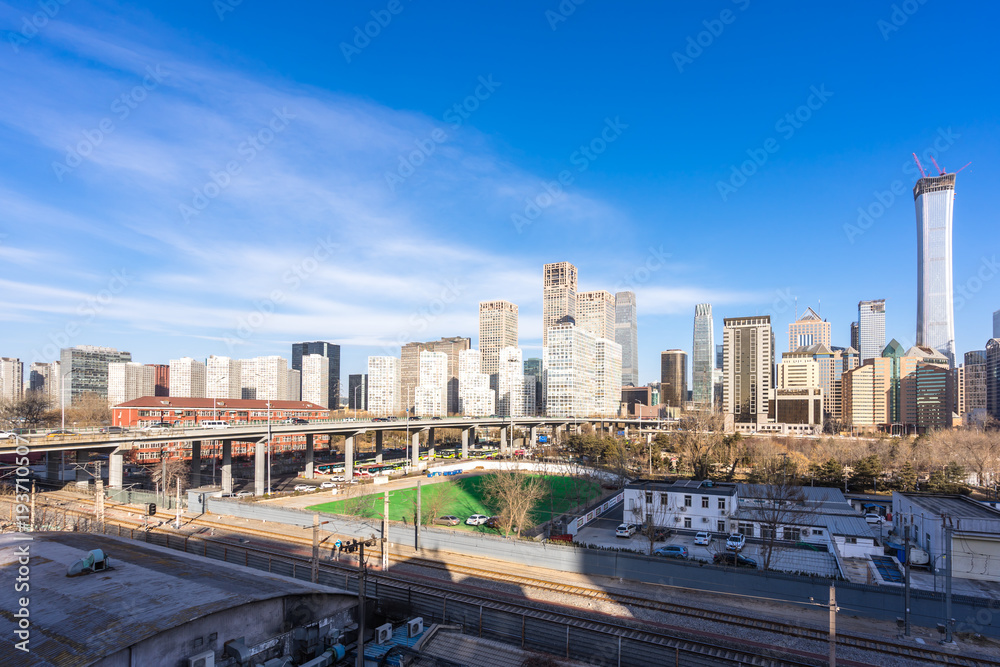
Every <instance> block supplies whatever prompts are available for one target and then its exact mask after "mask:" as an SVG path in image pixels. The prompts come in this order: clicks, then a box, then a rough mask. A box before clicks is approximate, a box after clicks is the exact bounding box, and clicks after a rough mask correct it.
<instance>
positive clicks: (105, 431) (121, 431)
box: [101, 426, 127, 434]
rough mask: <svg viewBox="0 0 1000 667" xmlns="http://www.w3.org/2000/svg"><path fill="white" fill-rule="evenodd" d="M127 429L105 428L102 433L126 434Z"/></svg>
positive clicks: (118, 427)
mask: <svg viewBox="0 0 1000 667" xmlns="http://www.w3.org/2000/svg"><path fill="white" fill-rule="evenodd" d="M126 430H127V429H126V428H125V427H124V426H105V427H104V428H102V429H101V433H109V434H111V433H124V432H125V431H126Z"/></svg>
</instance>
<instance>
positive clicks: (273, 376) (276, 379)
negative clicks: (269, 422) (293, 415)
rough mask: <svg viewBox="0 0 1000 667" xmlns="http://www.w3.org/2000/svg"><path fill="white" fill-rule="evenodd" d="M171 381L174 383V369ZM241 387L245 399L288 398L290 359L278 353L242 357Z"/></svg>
mask: <svg viewBox="0 0 1000 667" xmlns="http://www.w3.org/2000/svg"><path fill="white" fill-rule="evenodd" d="M170 383H171V385H173V369H171V378H170ZM240 389H241V394H242V398H245V399H253V400H258V401H286V400H288V360H287V359H285V358H284V357H279V356H277V355H272V356H267V357H254V358H253V359H241V360H240ZM171 395H173V392H171Z"/></svg>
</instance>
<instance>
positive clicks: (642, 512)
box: [627, 493, 679, 556]
mask: <svg viewBox="0 0 1000 667" xmlns="http://www.w3.org/2000/svg"><path fill="white" fill-rule="evenodd" d="M657 495H658V494H653V497H652V499H651V501H650V502H646V503H642V504H636V505H633V506H632V507H630V508H628V515H627V516H630V517H631V522H632V523H635V524H638V525H639V526H641V528H640V530H639V534H640V535H642V536H643V537H644V538H645V539H646V540H647V542H648V543H649V551H648V553H649V555H650V556H652V555H653V549H654V548H655V546H656V543H657V542H662V541H664V540H665V539H666V538H667V535H669V534H670V532H671V528H670V523H671V519H672V517H673V516H675V515H679V510H678V509H677V508H676V507H670V506H668V505H665V504H663V502H661V499H662V500H667V499H668V498H669V497H670V496H669V494H666V493H664V494H659V497H657Z"/></svg>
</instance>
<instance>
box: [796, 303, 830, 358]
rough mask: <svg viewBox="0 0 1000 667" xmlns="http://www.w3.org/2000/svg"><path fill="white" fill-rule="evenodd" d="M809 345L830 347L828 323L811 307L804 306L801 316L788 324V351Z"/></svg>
mask: <svg viewBox="0 0 1000 667" xmlns="http://www.w3.org/2000/svg"><path fill="white" fill-rule="evenodd" d="M809 345H825V346H826V347H830V346H831V345H832V343H831V342H830V323H829V322H827V321H826V320H824V319H823V318H822V317H820V316H819V314H817V313H816V311H815V310H813V309H812V308H806V312H804V313H802V316H801V317H800V318H798V319H797V320H795V321H794V322H791V323H790V324H789V325H788V351H789V352H791V351H793V350H797V349H799V348H800V347H808V346H809Z"/></svg>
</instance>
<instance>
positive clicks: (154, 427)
mask: <svg viewBox="0 0 1000 667" xmlns="http://www.w3.org/2000/svg"><path fill="white" fill-rule="evenodd" d="M173 427H174V425H173V424H171V423H169V422H159V423H156V424H150V425H149V426H146V427H144V428H143V429H142V430H143V431H166V430H167V429H171V428H173Z"/></svg>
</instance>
